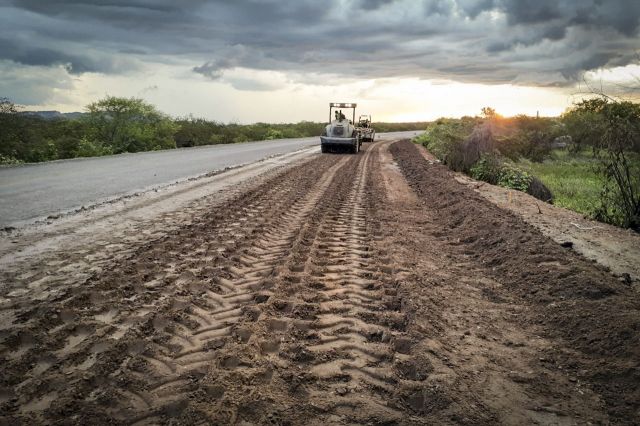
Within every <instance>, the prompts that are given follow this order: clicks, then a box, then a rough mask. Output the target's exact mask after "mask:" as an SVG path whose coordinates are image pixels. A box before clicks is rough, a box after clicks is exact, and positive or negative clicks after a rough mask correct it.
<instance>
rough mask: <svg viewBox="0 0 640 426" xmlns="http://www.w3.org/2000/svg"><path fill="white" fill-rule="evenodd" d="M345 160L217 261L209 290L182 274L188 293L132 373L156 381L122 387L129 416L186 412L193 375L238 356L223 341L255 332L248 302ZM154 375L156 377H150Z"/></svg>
mask: <svg viewBox="0 0 640 426" xmlns="http://www.w3.org/2000/svg"><path fill="white" fill-rule="evenodd" d="M345 162H346V159H344V160H342V161H340V162H338V163H336V164H334V165H333V166H332V167H331V168H330V169H329V170H328V171H326V172H325V173H323V174H322V177H321V179H320V180H319V181H318V182H317V183H316V184H315V185H314V186H313V187H312V188H311V191H309V190H308V188H298V190H297V194H296V197H295V201H294V203H293V204H292V205H290V206H288V207H287V208H286V209H283V211H279V212H276V213H277V214H275V215H274V216H273V217H271V218H269V219H268V220H267V221H266V223H265V224H264V226H263V227H261V228H260V229H257V230H255V231H254V232H253V233H252V235H251V236H250V238H249V240H250V241H247V242H246V243H240V244H237V245H236V247H234V250H233V251H231V255H230V258H229V262H226V263H224V262H223V265H219V266H218V268H217V271H216V272H217V275H216V276H214V277H213V279H212V284H213V285H212V286H211V287H210V288H207V287H206V286H204V285H202V284H203V283H202V282H200V281H199V280H198V279H197V277H196V276H195V275H194V274H183V275H186V277H185V279H184V280H183V281H186V282H183V283H182V284H186V285H185V288H186V290H187V294H186V295H180V297H179V299H178V300H176V301H175V302H174V305H177V308H178V309H174V310H170V313H174V318H170V317H167V316H165V317H160V316H158V317H156V322H155V325H156V327H157V328H158V329H159V330H158V331H159V333H158V334H160V335H161V336H162V334H163V332H164V335H163V336H162V337H161V338H160V339H154V343H153V344H152V347H151V348H148V350H145V351H144V352H142V353H140V354H139V356H140V358H142V359H144V360H145V361H146V363H147V364H148V365H147V369H146V370H147V371H145V373H144V374H143V373H136V372H131V374H132V375H133V376H136V378H137V379H138V380H140V381H141V382H143V383H144V382H146V383H153V384H151V385H147V386H145V387H146V389H145V391H144V392H140V393H136V394H132V393H131V392H130V391H126V390H124V389H122V390H121V394H122V396H123V398H122V399H123V403H124V405H125V406H126V405H129V410H130V411H129V412H128V414H127V417H129V415H130V414H131V413H132V412H133V413H136V412H137V413H140V415H139V416H138V417H137V418H135V420H134V422H136V421H138V422H145V423H146V422H149V421H152V420H153V417H155V416H158V415H166V414H167V410H169V411H171V410H174V411H175V410H177V411H180V410H182V409H184V408H185V406H186V404H187V398H188V392H190V391H192V390H193V386H191V385H192V384H193V383H194V379H195V380H197V379H198V378H200V377H203V376H204V375H205V374H206V371H207V369H208V367H209V366H210V365H211V364H212V363H213V364H215V363H216V362H220V364H221V365H222V366H225V365H226V364H229V366H231V364H234V365H235V364H236V363H237V362H238V360H236V359H219V358H220V354H219V353H217V351H215V349H217V348H220V347H222V346H224V345H225V343H226V342H225V339H227V338H231V337H233V338H235V339H236V340H238V341H240V342H243V343H246V342H248V341H249V339H250V337H251V334H252V333H251V331H249V330H248V329H245V328H242V327H238V326H236V324H237V323H239V322H241V320H242V319H243V318H246V317H247V316H249V317H251V316H259V312H257V313H256V312H255V310H253V309H254V308H250V306H254V305H259V304H261V303H264V302H265V301H266V300H268V298H269V293H270V292H269V288H270V284H269V282H270V279H271V277H272V276H273V275H274V274H275V273H276V271H275V269H276V268H277V267H278V265H280V264H281V263H282V261H283V259H285V258H286V257H287V255H288V253H289V250H290V247H291V244H292V242H293V241H294V239H295V238H296V236H297V235H298V233H299V232H300V226H301V224H302V223H304V222H305V218H306V217H307V216H308V215H309V213H310V212H311V211H312V210H313V209H314V207H315V206H316V205H317V204H318V201H319V200H320V198H321V197H322V196H323V195H324V193H325V191H326V190H327V188H328V187H329V185H330V183H331V181H332V179H333V176H334V175H335V173H336V172H337V170H339V169H340V168H341V167H342V166H343V165H344V164H345ZM252 213H255V212H252ZM181 278H183V277H182V276H181ZM178 281H180V279H179V280H178ZM176 311H177V312H178V315H177V316H176V315H175V314H176ZM254 319H255V318H254ZM250 320H251V318H250ZM149 375H150V376H151V377H152V378H155V379H151V380H150V379H149Z"/></svg>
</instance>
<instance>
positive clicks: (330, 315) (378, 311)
mask: <svg viewBox="0 0 640 426" xmlns="http://www.w3.org/2000/svg"><path fill="white" fill-rule="evenodd" d="M371 151H372V150H367V152H365V155H364V156H363V158H362V159H361V160H360V161H359V164H358V168H357V170H356V172H355V176H353V177H352V178H351V179H348V180H347V182H349V185H350V187H345V188H344V189H343V192H344V193H346V196H342V198H339V197H336V199H335V200H334V203H333V205H332V206H331V208H330V209H329V211H328V212H327V213H326V215H325V216H324V218H323V219H322V221H321V222H320V224H319V225H317V226H318V230H317V232H316V234H315V236H314V240H313V243H312V244H311V249H310V253H308V254H307V256H306V259H308V260H307V261H306V266H305V267H304V269H305V271H306V273H307V274H308V275H307V279H308V282H309V283H310V287H312V288H315V289H316V290H317V293H316V296H315V298H316V299H317V300H319V301H320V303H319V311H318V313H317V315H316V316H315V320H313V321H309V323H308V328H309V333H310V334H311V335H312V336H314V337H313V338H312V339H311V340H310V341H309V342H308V343H307V345H306V347H305V348H304V350H303V351H301V352H305V353H307V356H306V357H303V361H305V362H310V363H311V366H310V372H311V375H312V376H313V377H314V378H315V383H314V384H313V385H311V386H310V399H311V400H312V401H316V403H317V404H319V405H321V406H322V405H324V406H325V408H326V409H330V410H333V409H337V410H338V411H340V412H342V413H343V414H346V415H347V416H349V415H351V414H354V413H356V412H357V413H358V414H356V415H357V416H358V418H359V419H362V415H363V413H364V415H365V416H366V415H375V417H376V418H378V419H381V418H386V419H388V420H393V419H397V418H399V413H398V412H397V411H396V410H394V409H393V408H391V407H389V406H388V404H387V402H386V401H387V400H388V398H387V397H388V396H389V395H391V394H393V392H394V386H395V385H396V383H397V381H396V378H395V376H394V374H393V369H392V368H391V364H392V360H393V358H394V351H393V347H392V342H393V340H394V336H395V335H396V334H397V331H398V330H401V329H402V325H403V323H404V318H403V316H402V315H401V314H400V313H398V312H390V311H388V307H387V304H386V303H385V302H386V300H387V299H388V295H389V294H392V293H393V290H391V289H388V288H387V287H389V283H390V281H391V276H390V272H391V271H390V269H389V268H387V267H386V266H384V260H385V259H380V258H379V257H380V253H379V251H378V250H377V249H376V247H375V242H374V238H375V235H376V234H377V232H376V231H375V230H374V227H375V224H374V223H372V220H371V218H370V215H368V208H370V205H369V203H370V202H371V200H369V199H368V197H367V176H368V173H369V170H368V169H369V167H370V163H371V159H372V157H373V155H372V153H371ZM343 186H344V185H343ZM381 260H382V262H381ZM380 265H382V266H380ZM299 269H300V270H302V269H303V268H302V267H300V268H299ZM303 275H304V273H303ZM383 311H384V312H383ZM308 360H310V361H308ZM336 395H338V398H339V401H340V402H336V399H335V398H336Z"/></svg>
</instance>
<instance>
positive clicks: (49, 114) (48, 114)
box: [20, 111, 86, 120]
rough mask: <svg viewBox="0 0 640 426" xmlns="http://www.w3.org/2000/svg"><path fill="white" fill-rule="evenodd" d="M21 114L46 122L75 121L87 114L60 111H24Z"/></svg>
mask: <svg viewBox="0 0 640 426" xmlns="http://www.w3.org/2000/svg"><path fill="white" fill-rule="evenodd" d="M20 114H23V115H30V116H35V117H40V118H43V119H45V120H59V119H74V118H80V117H82V116H84V115H86V113H85V112H60V111H22V112H20Z"/></svg>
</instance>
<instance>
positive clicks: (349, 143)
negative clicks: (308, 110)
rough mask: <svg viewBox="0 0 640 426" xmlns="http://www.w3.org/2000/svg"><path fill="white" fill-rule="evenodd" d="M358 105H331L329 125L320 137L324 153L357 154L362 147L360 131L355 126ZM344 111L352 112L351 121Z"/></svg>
mask: <svg viewBox="0 0 640 426" xmlns="http://www.w3.org/2000/svg"><path fill="white" fill-rule="evenodd" d="M356 106H357V105H356V104H353V103H335V102H332V103H330V104H329V124H327V126H326V127H325V129H324V131H323V132H322V136H320V148H321V150H322V152H338V151H342V152H344V151H347V152H351V153H352V154H357V153H358V152H359V151H360V146H362V137H361V133H360V130H359V129H358V128H357V127H356V126H355V124H354V122H355V119H356ZM343 109H351V110H352V118H351V120H349V119H348V118H347V117H346V116H345V115H344V113H343V112H342V110H343Z"/></svg>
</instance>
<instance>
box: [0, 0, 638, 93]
mask: <svg viewBox="0 0 640 426" xmlns="http://www.w3.org/2000/svg"><path fill="white" fill-rule="evenodd" d="M639 17H640V2H637V1H626V0H609V1H603V0H575V1H560V0H553V1H551V0H536V1H535V2H531V1H516V0H457V1H456V0H422V1H415V0H343V1H339V0H331V1H327V2H318V1H315V0H313V1H312V0H299V1H295V2H285V1H275V0H262V1H260V0H243V1H233V2H231V1H223V0H216V1H206V0H186V1H180V2H177V1H175V0H128V1H125V0H109V1H102V0H93V1H92V0H74V1H63V0H49V1H40V0H13V1H10V2H9V4H8V5H7V6H0V24H1V25H0V38H1V39H3V40H0V42H1V44H2V46H1V47H0V60H5V61H6V60H8V61H12V63H15V64H22V65H28V66H31V65H40V66H63V67H66V68H67V69H68V70H69V72H73V73H83V72H102V73H122V72H126V71H128V70H130V69H131V68H133V67H135V63H136V61H140V62H145V63H163V62H167V63H169V62H171V63H180V64H184V63H190V64H191V65H188V66H187V67H188V68H187V69H191V70H192V71H193V72H194V75H200V76H202V77H203V78H207V79H211V80H220V79H222V81H227V82H229V84H232V83H231V81H232V79H231V78H229V79H224V78H223V76H224V75H225V73H227V72H228V71H229V70H231V69H234V68H249V69H256V70H276V71H284V72H289V71H290V72H293V73H295V74H296V75H304V74H305V73H313V74H316V75H317V74H323V73H324V74H342V75H345V76H348V77H349V78H378V77H394V76H398V77H400V76H408V77H420V78H448V79H453V80H460V81H465V82H483V83H510V82H514V83H518V84H539V85H545V86H546V85H563V84H571V83H572V81H573V80H575V79H577V78H578V77H579V76H580V74H581V73H583V72H584V71H588V70H593V69H597V68H601V67H608V66H614V65H615V66H621V65H626V64H629V63H632V62H633V61H637V57H636V56H634V55H632V54H630V53H632V52H633V51H634V50H635V49H637V48H638V46H640V43H638V42H639V37H638V32H639V25H640V20H639ZM235 82H236V84H235V86H237V87H242V88H248V89H249V90H267V89H268V87H269V85H265V84H264V82H261V83H255V85H253V86H252V84H251V83H250V82H247V81H246V79H245V80H235Z"/></svg>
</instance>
